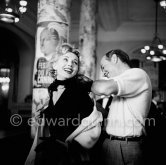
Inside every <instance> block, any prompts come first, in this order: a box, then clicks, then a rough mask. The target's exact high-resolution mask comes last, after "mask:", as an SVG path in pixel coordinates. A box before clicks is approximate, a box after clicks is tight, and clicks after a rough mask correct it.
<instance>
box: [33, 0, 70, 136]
mask: <svg viewBox="0 0 166 165" xmlns="http://www.w3.org/2000/svg"><path fill="white" fill-rule="evenodd" d="M70 6H71V0H39V2H38V13H37V29H36V52H35V61H34V72H33V100H32V116H33V115H34V112H35V111H36V110H38V109H41V108H44V107H46V106H47V105H48V101H49V96H48V91H47V87H48V86H49V85H50V83H51V82H52V81H53V80H54V76H55V75H54V74H53V70H52V63H53V62H54V61H55V60H56V59H57V57H58V50H59V47H60V46H61V44H63V43H65V42H68V38H69V25H70V13H69V9H70ZM33 124H34V122H33ZM35 128H36V127H33V125H32V131H31V133H32V136H33V135H34V133H35V132H36V129H35Z"/></svg>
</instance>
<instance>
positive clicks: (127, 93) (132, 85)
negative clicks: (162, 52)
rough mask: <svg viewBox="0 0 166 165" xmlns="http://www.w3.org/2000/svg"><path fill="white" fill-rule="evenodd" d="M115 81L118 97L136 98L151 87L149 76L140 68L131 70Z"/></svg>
mask: <svg viewBox="0 0 166 165" xmlns="http://www.w3.org/2000/svg"><path fill="white" fill-rule="evenodd" d="M113 79H114V81H116V82H117V85H118V93H117V96H121V97H133V96H136V95H138V94H140V93H142V92H143V91H144V90H148V88H149V87H150V86H151V83H150V79H149V77H148V75H147V74H146V72H145V71H144V70H142V69H139V68H133V69H129V70H127V71H125V72H124V73H122V74H121V75H119V76H117V77H115V78H113Z"/></svg>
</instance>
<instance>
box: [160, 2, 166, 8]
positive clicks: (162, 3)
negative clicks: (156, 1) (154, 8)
mask: <svg viewBox="0 0 166 165" xmlns="http://www.w3.org/2000/svg"><path fill="white" fill-rule="evenodd" d="M160 6H161V7H163V8H164V9H166V0H160Z"/></svg>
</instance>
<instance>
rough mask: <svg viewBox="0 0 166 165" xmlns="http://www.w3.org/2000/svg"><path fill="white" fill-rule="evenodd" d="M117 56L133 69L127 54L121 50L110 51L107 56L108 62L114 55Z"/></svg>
mask: <svg viewBox="0 0 166 165" xmlns="http://www.w3.org/2000/svg"><path fill="white" fill-rule="evenodd" d="M113 54H116V56H117V57H118V58H119V59H120V60H121V61H122V62H123V63H126V64H127V65H128V66H129V67H131V61H130V58H129V56H128V54H127V53H125V52H124V51H122V50H121V49H114V50H110V51H108V52H107V53H106V54H105V56H106V57H107V59H108V60H110V59H111V57H112V55H113Z"/></svg>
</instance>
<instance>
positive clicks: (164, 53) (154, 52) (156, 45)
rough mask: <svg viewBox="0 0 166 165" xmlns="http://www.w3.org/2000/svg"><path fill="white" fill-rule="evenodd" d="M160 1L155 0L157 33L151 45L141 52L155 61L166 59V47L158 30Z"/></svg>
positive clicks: (148, 58)
mask: <svg viewBox="0 0 166 165" xmlns="http://www.w3.org/2000/svg"><path fill="white" fill-rule="evenodd" d="M158 1H159V0H155V3H156V15H155V33H154V38H153V40H152V42H151V43H150V45H146V46H144V48H143V49H141V53H142V54H145V55H146V59H147V60H150V61H153V62H160V61H163V60H166V47H165V45H163V44H162V42H161V39H160V38H159V36H158V32H157V28H158V27H157V18H158Z"/></svg>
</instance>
